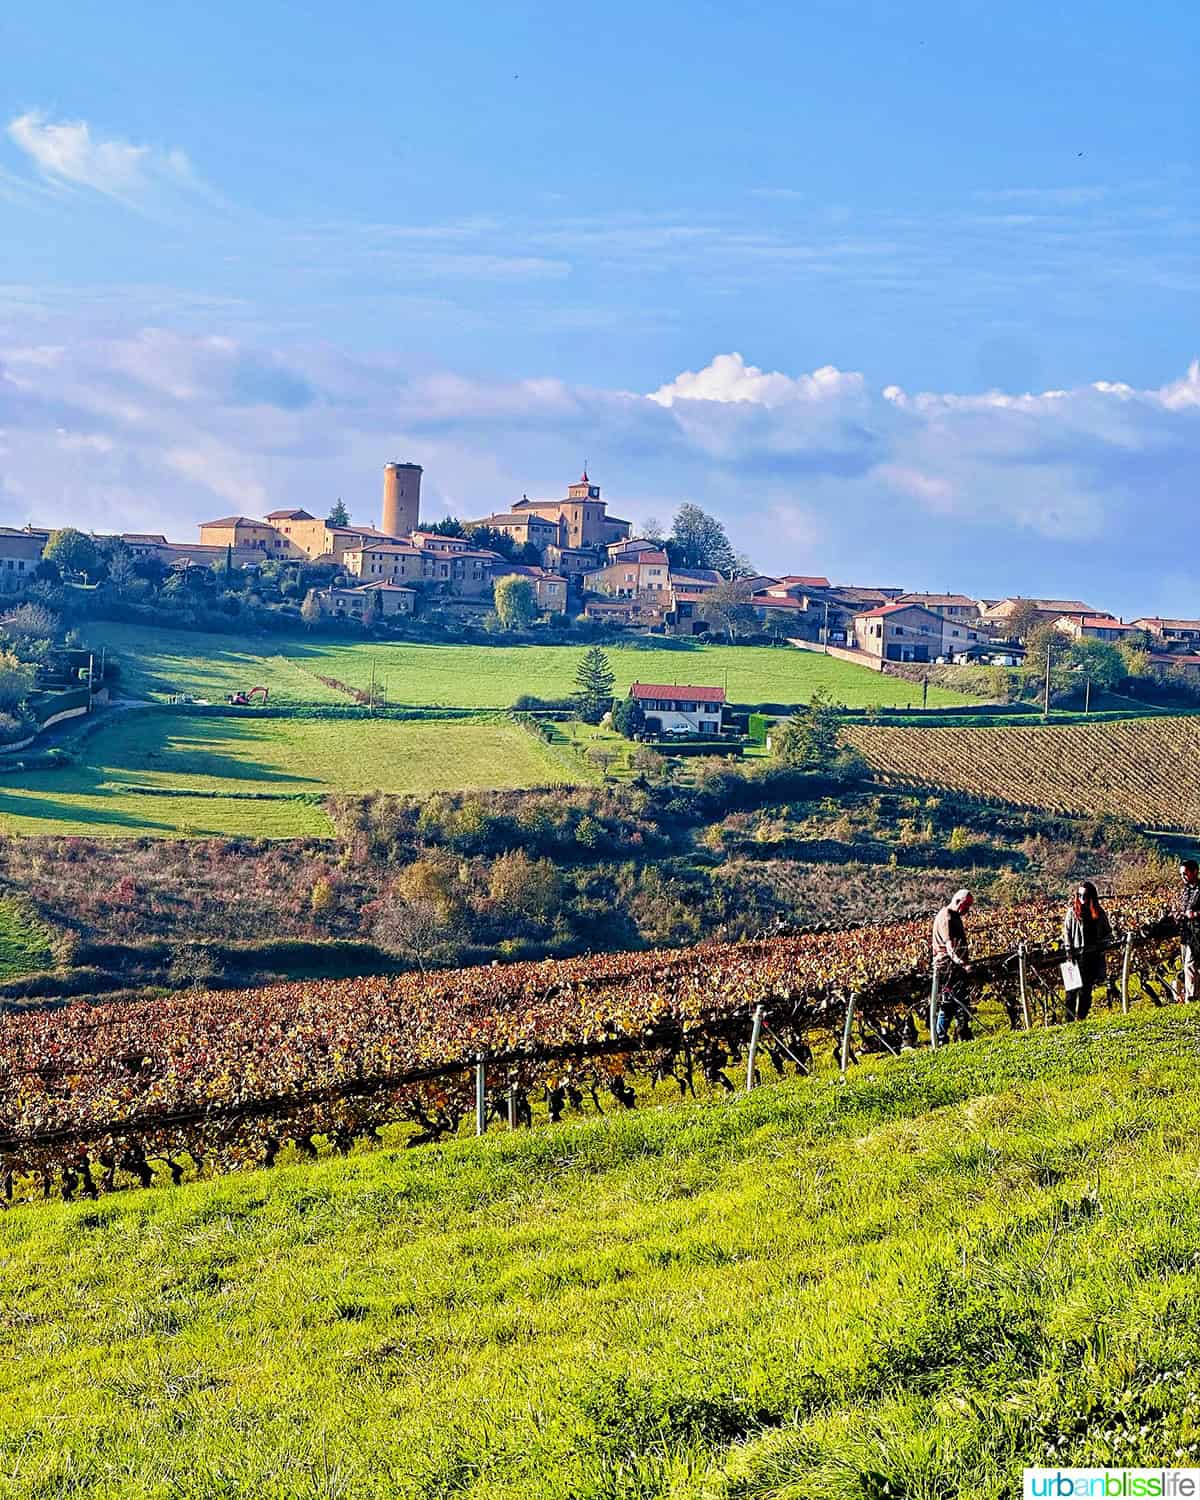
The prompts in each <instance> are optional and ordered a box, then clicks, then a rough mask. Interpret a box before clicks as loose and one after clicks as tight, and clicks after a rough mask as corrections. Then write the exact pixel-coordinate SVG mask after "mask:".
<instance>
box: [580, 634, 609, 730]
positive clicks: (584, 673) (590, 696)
mask: <svg viewBox="0 0 1200 1500" xmlns="http://www.w3.org/2000/svg"><path fill="white" fill-rule="evenodd" d="M616 680H617V678H616V674H615V673H614V672H613V669H612V667H611V666H610V665H609V662H608V657H607V656H606V655H605V653H604V651H603V650H602V649H601V648H600V647H599V646H593V647H591V649H590V650H588V651H585V652H584V653H583V656H582V657H581V658H580V662H579V666H578V668H577V669H576V672H575V692H574V693H573V694H572V695H571V696H572V697H573V698H574V699H575V703H576V706H577V708H578V711H579V717H580V718H581V719H582V720H583V721H584V723H586V724H599V722H600V720H601V719H602V718H603V717H604V715H605V714H606V713H607V712H608V710H609V708H610V707H611V706H612V691H613V685H614V684H615V683H616Z"/></svg>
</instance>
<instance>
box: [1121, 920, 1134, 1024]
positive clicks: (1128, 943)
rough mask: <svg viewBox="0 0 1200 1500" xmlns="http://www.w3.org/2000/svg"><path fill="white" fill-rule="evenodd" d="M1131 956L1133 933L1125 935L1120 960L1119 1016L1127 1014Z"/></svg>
mask: <svg viewBox="0 0 1200 1500" xmlns="http://www.w3.org/2000/svg"><path fill="white" fill-rule="evenodd" d="M1132 955H1133V933H1132V932H1127V933H1126V934H1125V956H1124V957H1123V958H1122V960H1121V1014H1122V1015H1123V1016H1127V1015H1128V1014H1129V960H1130V958H1131V957H1132Z"/></svg>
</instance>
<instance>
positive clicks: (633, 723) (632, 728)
mask: <svg viewBox="0 0 1200 1500" xmlns="http://www.w3.org/2000/svg"><path fill="white" fill-rule="evenodd" d="M612 722H613V728H614V729H615V730H616V731H617V733H618V734H623V735H624V736H625V738H626V739H627V740H635V739H637V737H638V735H639V734H642V733H644V731H645V728H646V711H645V709H644V708H643V707H642V705H641V704H640V703H639V702H638V701H637V699H636V698H622V699H621V701H620V703H618V704H617V706H616V708H614V709H613V716H612Z"/></svg>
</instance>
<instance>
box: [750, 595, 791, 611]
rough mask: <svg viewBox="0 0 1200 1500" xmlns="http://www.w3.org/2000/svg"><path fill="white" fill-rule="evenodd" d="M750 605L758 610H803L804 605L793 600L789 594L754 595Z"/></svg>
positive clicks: (751, 597)
mask: <svg viewBox="0 0 1200 1500" xmlns="http://www.w3.org/2000/svg"><path fill="white" fill-rule="evenodd" d="M750 603H751V604H752V605H753V606H754V607H755V608H756V609H798V610H803V609H804V605H803V604H802V603H801V601H800V600H799V599H793V598H792V597H791V596H790V595H789V594H772V593H765V592H764V593H761V594H752V595H751V596H750Z"/></svg>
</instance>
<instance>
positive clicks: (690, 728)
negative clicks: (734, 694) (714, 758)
mask: <svg viewBox="0 0 1200 1500" xmlns="http://www.w3.org/2000/svg"><path fill="white" fill-rule="evenodd" d="M629 696H630V697H631V698H632V699H634V701H635V702H637V703H640V704H641V706H642V711H643V712H644V713H645V715H646V730H647V732H648V733H650V734H720V732H721V710H722V707H723V705H724V703H725V689H724V688H719V687H693V686H690V685H687V684H684V683H680V682H676V683H673V684H670V685H668V684H665V683H660V682H635V683H634V684H633V686H632V687H631V688H630V689H629Z"/></svg>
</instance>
